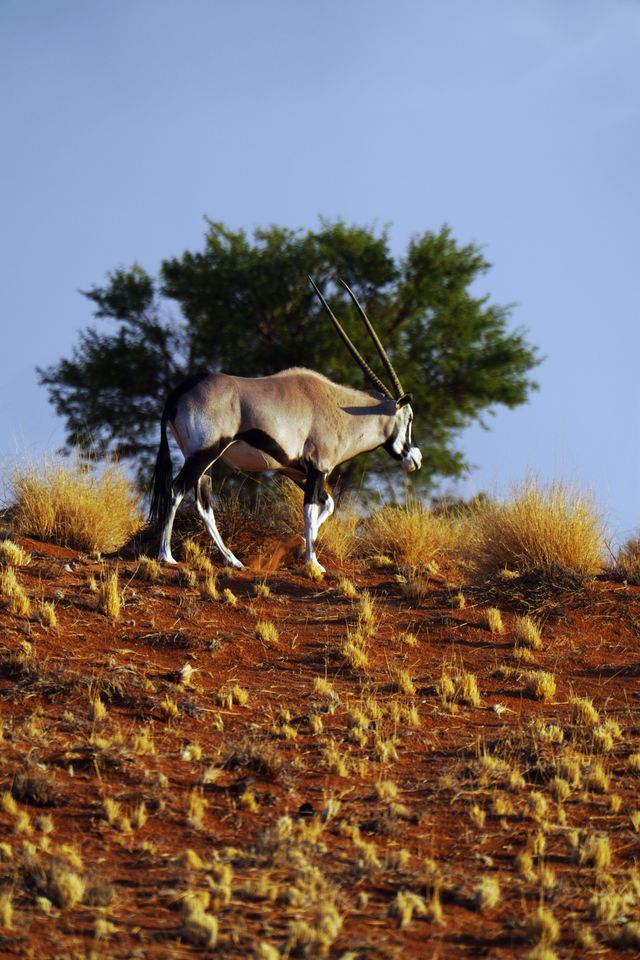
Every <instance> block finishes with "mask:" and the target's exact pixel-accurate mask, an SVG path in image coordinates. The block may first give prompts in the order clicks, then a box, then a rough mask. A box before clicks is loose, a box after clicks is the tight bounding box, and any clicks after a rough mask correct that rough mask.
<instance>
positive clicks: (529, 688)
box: [524, 670, 557, 701]
mask: <svg viewBox="0 0 640 960" xmlns="http://www.w3.org/2000/svg"><path fill="white" fill-rule="evenodd" d="M556 688H557V685H556V680H555V677H554V675H553V674H552V673H548V672H547V671H546V670H530V671H529V672H528V673H527V675H526V678H525V684H524V692H525V693H526V694H527V696H529V697H533V699H534V700H545V701H546V700H552V699H553V697H554V696H555V694H556Z"/></svg>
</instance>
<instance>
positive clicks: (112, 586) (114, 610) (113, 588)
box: [98, 567, 122, 620]
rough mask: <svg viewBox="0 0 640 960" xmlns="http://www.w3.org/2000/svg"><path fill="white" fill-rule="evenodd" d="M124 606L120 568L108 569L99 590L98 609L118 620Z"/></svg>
mask: <svg viewBox="0 0 640 960" xmlns="http://www.w3.org/2000/svg"><path fill="white" fill-rule="evenodd" d="M121 608H122V596H121V593H120V586H119V576H118V568H117V567H114V569H113V570H110V571H108V572H107V573H105V575H104V579H103V581H102V583H101V585H100V588H99V590H98V610H100V611H101V612H102V613H104V614H105V616H107V617H109V618H110V619H111V620H117V619H118V617H119V616H120V610H121Z"/></svg>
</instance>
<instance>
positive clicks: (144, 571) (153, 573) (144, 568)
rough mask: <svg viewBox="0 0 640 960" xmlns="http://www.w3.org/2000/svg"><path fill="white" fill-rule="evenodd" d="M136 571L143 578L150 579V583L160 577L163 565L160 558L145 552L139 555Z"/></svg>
mask: <svg viewBox="0 0 640 960" xmlns="http://www.w3.org/2000/svg"><path fill="white" fill-rule="evenodd" d="M136 573H137V574H138V576H139V577H140V578H141V579H142V580H148V581H149V583H154V582H155V581H156V580H158V579H159V577H160V574H161V573H162V567H161V566H160V563H159V561H158V560H156V559H154V558H153V557H148V556H147V555H146V554H144V553H143V554H141V555H140V556H139V557H138V567H137V570H136Z"/></svg>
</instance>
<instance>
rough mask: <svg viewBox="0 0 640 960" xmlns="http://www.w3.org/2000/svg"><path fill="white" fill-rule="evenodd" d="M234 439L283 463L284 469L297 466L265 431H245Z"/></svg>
mask: <svg viewBox="0 0 640 960" xmlns="http://www.w3.org/2000/svg"><path fill="white" fill-rule="evenodd" d="M234 439H235V440H244V442H245V443H248V444H249V446H250V447H254V448H255V449H256V450H260V451H262V453H266V454H267V456H269V457H271V458H272V459H273V460H275V461H276V463H281V464H282V466H283V467H291V466H293V465H294V464H295V461H294V460H291V459H289V457H288V456H287V454H286V453H285V451H284V450H283V449H282V447H281V446H280V444H279V443H278V442H277V440H274V439H273V437H270V436H269V434H268V433H265V432H264V430H257V429H256V430H243V431H242V433H237V434H236V436H235V438H234Z"/></svg>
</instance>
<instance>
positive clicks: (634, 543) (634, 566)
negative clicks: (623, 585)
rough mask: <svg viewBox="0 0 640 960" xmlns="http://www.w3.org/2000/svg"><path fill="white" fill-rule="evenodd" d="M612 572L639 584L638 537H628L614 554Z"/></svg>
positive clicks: (639, 554)
mask: <svg viewBox="0 0 640 960" xmlns="http://www.w3.org/2000/svg"><path fill="white" fill-rule="evenodd" d="M613 572H614V573H615V574H616V576H618V577H620V579H622V580H626V581H627V583H632V584H635V586H639V585H640V537H630V539H629V540H627V542H626V543H625V544H624V545H623V546H622V547H620V549H619V550H618V553H617V555H616V559H615V563H614V566H613Z"/></svg>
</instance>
